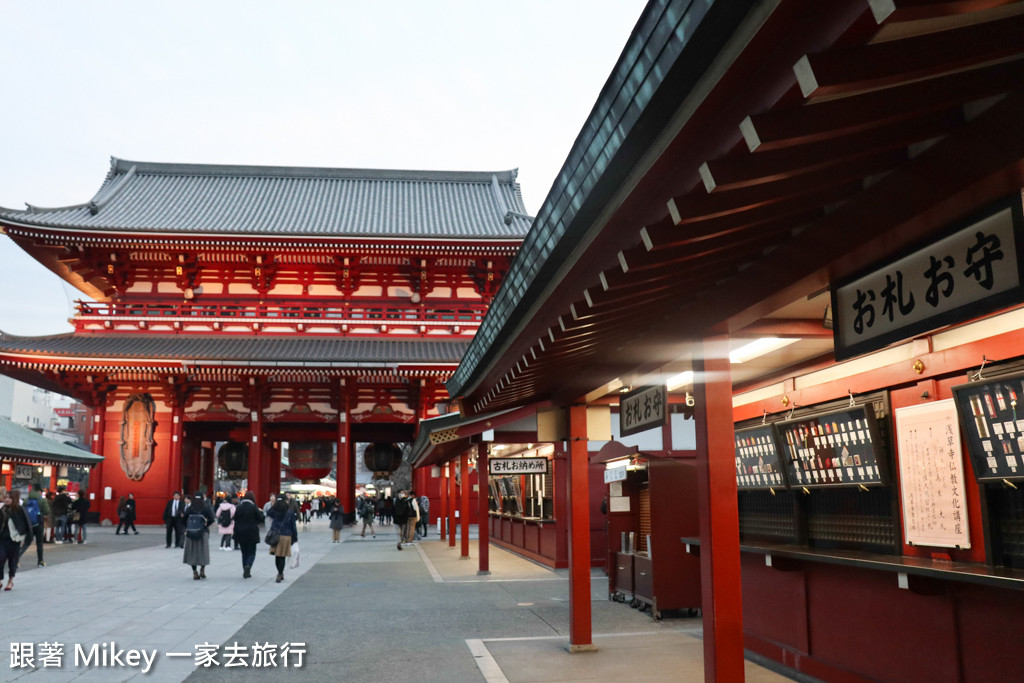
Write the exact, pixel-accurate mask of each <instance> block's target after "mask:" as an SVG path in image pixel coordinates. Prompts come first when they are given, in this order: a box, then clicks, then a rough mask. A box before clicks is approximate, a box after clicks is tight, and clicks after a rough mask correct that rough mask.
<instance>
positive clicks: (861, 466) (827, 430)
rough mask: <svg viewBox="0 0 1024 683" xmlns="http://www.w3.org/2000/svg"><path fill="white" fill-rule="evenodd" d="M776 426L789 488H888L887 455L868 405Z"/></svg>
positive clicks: (872, 412) (872, 410)
mask: <svg viewBox="0 0 1024 683" xmlns="http://www.w3.org/2000/svg"><path fill="white" fill-rule="evenodd" d="M777 425H778V430H779V444H780V446H781V448H782V452H783V459H784V460H785V461H786V474H787V476H788V478H789V484H790V486H794V487H796V486H803V487H807V488H814V487H822V486H858V485H860V486H882V485H888V484H889V469H888V467H887V462H886V451H885V448H884V446H883V444H882V443H881V441H880V439H879V433H878V424H877V422H876V421H875V414H874V409H873V408H872V407H871V406H870V405H863V406H852V407H850V408H847V409H845V410H839V411H835V412H830V413H825V414H823V415H815V416H813V417H806V418H799V419H796V420H787V421H785V422H780V423H777Z"/></svg>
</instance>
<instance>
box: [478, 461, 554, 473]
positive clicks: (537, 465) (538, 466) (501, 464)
mask: <svg viewBox="0 0 1024 683" xmlns="http://www.w3.org/2000/svg"><path fill="white" fill-rule="evenodd" d="M487 469H488V471H489V472H490V473H491V474H495V475H503V474H505V475H507V474H547V473H548V459H547V458H491V459H490V460H488V461H487Z"/></svg>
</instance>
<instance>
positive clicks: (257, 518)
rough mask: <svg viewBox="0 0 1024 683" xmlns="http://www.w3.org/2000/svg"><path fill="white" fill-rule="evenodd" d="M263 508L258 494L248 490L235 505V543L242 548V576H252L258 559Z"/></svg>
mask: <svg viewBox="0 0 1024 683" xmlns="http://www.w3.org/2000/svg"><path fill="white" fill-rule="evenodd" d="M263 519H264V516H263V510H261V509H260V508H259V507H258V506H257V505H256V495H255V494H254V493H253V492H252V491H246V492H245V495H244V496H243V497H242V500H240V501H239V502H238V505H237V506H235V520H234V521H235V533H234V538H235V543H237V544H238V547H239V548H241V549H242V578H243V579H248V578H249V577H251V576H252V573H251V572H250V570H251V569H252V563H253V562H254V561H255V560H256V545H257V544H259V542H260V524H262V523H263Z"/></svg>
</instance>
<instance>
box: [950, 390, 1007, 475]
mask: <svg viewBox="0 0 1024 683" xmlns="http://www.w3.org/2000/svg"><path fill="white" fill-rule="evenodd" d="M1020 397H1024V375H1010V376H1007V377H1001V378H999V379H992V380H979V381H976V382H971V383H969V384H961V385H960V386H956V387H953V398H954V400H955V401H956V412H957V414H958V415H959V416H960V426H961V428H962V429H963V433H964V435H965V436H966V438H967V453H968V455H970V457H971V463H972V464H973V465H974V476H975V477H976V478H977V480H978V481H1002V480H1003V479H1020V478H1024V404H1022V403H1021V402H1020Z"/></svg>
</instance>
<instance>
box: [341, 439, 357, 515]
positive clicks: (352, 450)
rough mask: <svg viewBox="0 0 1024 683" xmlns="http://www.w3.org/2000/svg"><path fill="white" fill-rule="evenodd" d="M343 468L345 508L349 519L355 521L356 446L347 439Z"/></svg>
mask: <svg viewBox="0 0 1024 683" xmlns="http://www.w3.org/2000/svg"><path fill="white" fill-rule="evenodd" d="M345 469H346V470H347V471H348V488H347V489H346V490H345V497H344V498H343V499H342V500H344V501H345V510H347V511H349V513H350V514H349V519H351V520H352V523H353V524H355V522H356V517H355V515H356V447H355V444H353V443H352V440H351V439H349V442H348V448H346V449H345Z"/></svg>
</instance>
